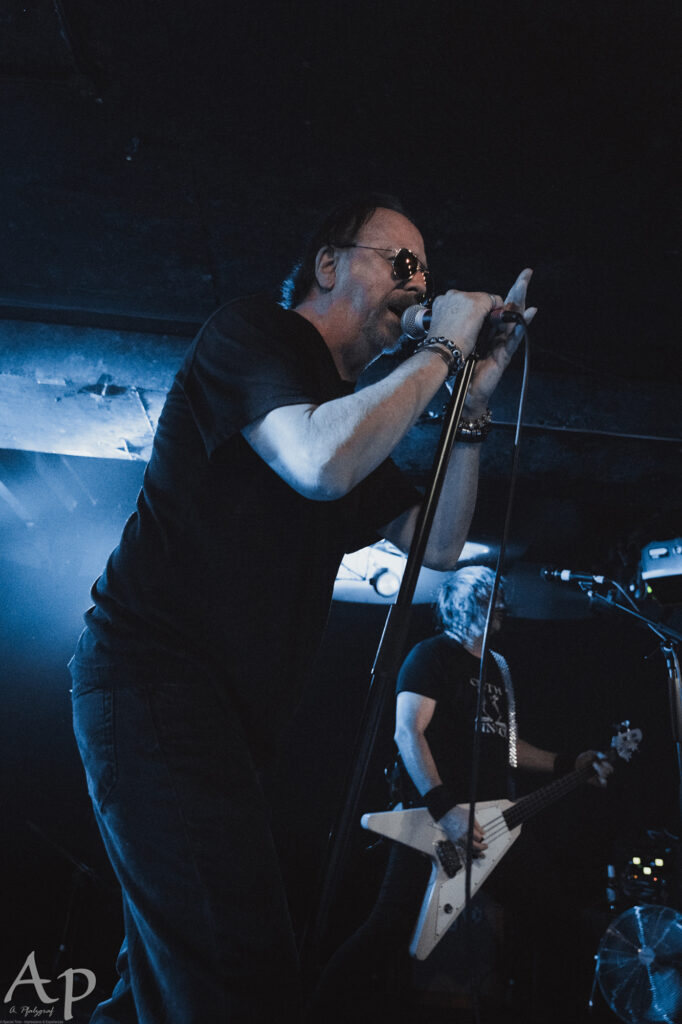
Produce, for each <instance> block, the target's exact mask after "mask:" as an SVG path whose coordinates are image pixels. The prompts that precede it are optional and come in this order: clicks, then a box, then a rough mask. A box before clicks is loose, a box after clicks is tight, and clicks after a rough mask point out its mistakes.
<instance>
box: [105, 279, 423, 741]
mask: <svg viewBox="0 0 682 1024" xmlns="http://www.w3.org/2000/svg"><path fill="white" fill-rule="evenodd" d="M352 390H353V388H352V385H350V384H348V383H347V382H345V381H343V380H342V379H341V378H340V377H339V374H338V372H337V370H336V367H335V365H334V362H333V359H332V357H331V354H330V352H329V349H328V348H327V346H326V345H325V343H324V341H323V339H322V337H321V335H320V334H319V332H318V331H317V330H316V329H315V328H314V327H313V326H312V324H310V323H309V321H307V320H306V319H304V318H303V317H301V316H300V315H299V314H297V313H295V312H293V311H289V310H284V309H282V308H281V307H280V306H279V305H277V304H276V303H275V302H274V301H272V300H270V299H266V298H264V297H258V296H256V297H250V298H247V299H241V300H238V301H236V302H233V303H229V304H228V305H227V306H224V307H222V308H221V309H220V310H218V311H217V312H216V313H215V314H214V315H213V316H212V317H211V318H210V319H209V320H208V322H207V323H206V324H205V325H204V327H203V328H202V330H201V331H200V333H199V335H198V337H197V339H196V340H195V342H194V343H193V345H192V346H191V348H190V349H189V351H188V353H187V356H186V358H185V360H184V362H183V365H182V367H181V369H180V371H179V372H178V374H177V377H176V379H175V381H174V383H173V386H172V388H171V390H170V392H169V395H168V398H167V400H166V403H165V406H164V408H163V411H162V414H161V417H160V419H159V424H158V429H157V431H156V436H155V438H154V447H153V451H152V456H151V459H150V462H149V465H148V467H147V470H146V473H145V477H144V482H143V486H142V490H141V492H140V494H139V496H138V501H137V509H136V511H135V513H134V514H133V515H132V516H131V517H130V519H129V520H128V522H127V524H126V526H125V528H124V531H123V535H122V538H121V542H120V544H119V546H118V547H117V548H116V550H115V551H114V552H113V554H112V555H111V557H110V559H109V561H108V563H107V566H106V569H105V571H104V573H103V574H102V576H101V577H100V578H99V579H98V580H97V582H96V583H95V585H94V587H93V591H92V594H93V599H94V602H95V607H94V608H92V609H90V610H89V611H88V612H87V613H86V623H87V625H88V626H89V627H90V630H91V632H92V633H93V634H94V636H95V638H96V641H97V658H98V659H99V660H100V662H101V661H102V660H103V659H104V661H106V659H107V658H109V657H111V658H120V657H121V656H123V657H125V658H128V659H131V660H135V659H139V658H143V657H145V656H148V655H150V653H151V654H153V653H154V651H158V652H159V653H161V654H165V655H168V654H171V655H179V656H184V657H187V658H190V659H196V660H197V661H198V662H200V663H201V666H202V667H203V668H205V669H207V670H208V671H209V672H210V673H211V675H212V676H214V677H216V678H218V679H219V680H220V682H221V684H222V685H225V686H226V687H227V691H228V692H229V693H230V694H231V695H232V698H233V700H234V701H235V702H236V705H237V707H238V709H239V710H240V712H241V713H242V715H243V718H244V720H245V722H246V724H247V727H250V728H251V729H252V730H254V729H255V730H256V731H257V732H260V733H261V734H262V736H263V737H269V736H272V735H274V734H276V733H277V732H279V731H281V729H282V727H283V725H285V724H286V720H287V718H288V715H289V713H290V712H291V710H292V708H293V706H294V705H295V703H296V700H297V697H298V695H299V693H300V689H301V686H302V685H303V682H304V676H305V674H306V671H307V670H308V669H309V666H310V662H311V659H312V656H313V654H314V652H315V650H316V648H317V645H318V643H319V640H320V636H321V633H322V630H323V628H324V624H325V621H326V617H327V614H328V609H329V604H330V600H331V594H332V588H333V583H334V579H335V576H336V572H337V569H338V565H339V562H340V560H341V558H342V556H343V555H344V553H345V552H347V551H353V550H356V549H358V548H360V547H362V546H364V545H365V544H369V543H372V542H373V541H374V540H376V539H377V537H378V532H377V531H378V530H379V528H380V527H381V526H382V525H385V524H386V523H388V522H390V521H391V520H392V519H394V518H395V517H396V516H398V515H399V514H400V513H402V512H403V511H404V510H405V509H406V508H408V507H410V506H411V505H413V504H414V503H415V501H417V500H419V495H418V493H417V492H416V491H415V490H414V488H413V487H412V486H411V485H410V484H409V483H408V482H407V480H406V479H405V478H404V477H403V476H402V475H401V474H400V473H399V471H398V469H397V468H396V467H395V465H394V464H393V463H392V462H391V461H390V460H387V461H386V462H384V463H383V464H382V465H381V466H379V467H378V469H376V470H375V471H374V472H373V473H372V474H370V476H369V477H367V479H366V480H364V481H362V482H361V483H360V484H359V485H358V486H357V487H355V488H354V489H353V490H352V491H351V492H350V493H349V494H348V495H346V496H345V497H343V498H341V499H339V500H337V501H312V500H309V499H306V498H304V497H302V496H301V495H300V494H298V493H297V492H296V491H294V490H293V489H292V488H291V487H290V486H289V485H288V484H286V483H285V482H284V481H283V480H282V479H281V478H280V477H279V476H278V475H277V474H276V473H275V472H274V471H273V470H272V469H271V468H270V467H269V466H268V465H267V463H266V462H264V461H263V459H261V458H260V457H259V456H258V455H256V453H255V452H254V451H253V449H252V448H251V447H250V446H249V444H248V443H247V442H246V441H245V440H244V438H243V436H242V435H241V433H240V430H241V429H242V428H243V427H244V426H246V425H247V424H248V423H251V422H252V421H253V420H255V419H257V418H258V417H259V416H262V415H264V414H265V413H266V412H269V411H270V410H272V409H275V408H278V407H281V406H285V405H293V404H301V403H311V404H314V405H319V404H321V403H323V402H326V401H329V400H331V399H334V398H337V397H341V396H343V395H346V394H349V393H350V392H351V391H352Z"/></svg>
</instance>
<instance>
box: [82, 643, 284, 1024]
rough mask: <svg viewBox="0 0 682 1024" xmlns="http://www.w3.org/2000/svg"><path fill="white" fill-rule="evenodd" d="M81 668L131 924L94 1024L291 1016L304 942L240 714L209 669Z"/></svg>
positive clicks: (90, 749) (89, 754) (95, 772)
mask: <svg viewBox="0 0 682 1024" xmlns="http://www.w3.org/2000/svg"><path fill="white" fill-rule="evenodd" d="M86 633H87V631H86ZM70 667H71V673H72V676H73V691H72V692H73V720H74V730H75V734H76V739H77V742H78V747H79V750H80V753H81V757H82V760H83V764H84V766H85V772H86V777H87V782H88V789H89V792H90V796H91V798H92V802H93V806H94V810H95V816H96V818H97V823H98V825H99V828H100V832H101V834H102V838H103V840H104V844H105V846H106V850H107V853H108V855H109V859H110V860H111V863H112V866H113V868H114V871H115V873H116V875H117V877H118V880H119V882H120V885H121V889H122V893H123V911H124V922H125V941H124V943H123V946H122V948H121V953H120V955H119V960H118V964H117V967H118V970H119V975H120V980H119V982H118V984H117V985H116V988H115V989H114V993H113V995H112V997H111V998H110V999H109V1000H107V1001H106V1002H105V1003H102V1004H100V1006H98V1007H97V1009H96V1010H95V1012H94V1015H93V1017H92V1024H95V1022H96V1024H114V1022H115V1024H209V1022H211V1024H213V1022H216V1024H242V1022H244V1024H255V1022H259V1024H260V1022H265V1021H267V1022H268V1024H273V1022H277V1021H280V1020H281V1021H285V1020H286V1021H289V1020H291V1018H292V1015H293V1014H295V1012H296V1009H297V1006H298V980H299V979H298V961H297V954H296V948H295V943H294V938H293V932H292V928H291V922H290V918H289V912H288V908H287V902H286V897H285V893H284V887H283V884H282V880H281V875H280V869H279V864H278V859H277V855H276V852H275V847H274V843H273V839H272V835H271V832H270V826H269V812H268V808H267V804H266V801H265V798H264V796H263V792H262V789H261V785H260V781H259V778H258V773H257V771H256V768H255V766H254V764H253V760H252V757H251V754H250V751H249V744H248V740H247V737H246V736H245V735H244V731H243V729H242V727H241V724H240V722H239V719H238V717H237V716H236V715H235V714H234V713H232V712H231V711H230V709H229V707H228V705H227V703H226V701H225V699H224V697H223V696H222V695H221V694H219V693H218V692H217V691H216V690H215V689H214V687H213V685H212V683H211V682H210V681H208V680H207V679H205V678H202V677H201V676H200V675H199V674H198V671H197V666H196V665H191V664H183V663H177V662H176V661H172V660H170V659H167V660H164V661H163V662H161V663H160V662H158V661H156V662H155V663H154V664H153V667H152V661H151V660H150V661H149V663H148V665H147V667H146V668H145V669H144V670H142V669H141V668H140V666H139V665H136V666H132V665H130V664H126V663H125V662H121V663H118V664H113V663H111V662H109V663H103V662H102V661H101V660H96V661H93V659H92V657H88V656H87V655H86V656H83V655H81V656H79V655H77V656H76V658H75V659H74V660H73V661H72V663H71V666H70Z"/></svg>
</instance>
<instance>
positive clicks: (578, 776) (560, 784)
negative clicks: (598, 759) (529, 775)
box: [503, 751, 613, 830]
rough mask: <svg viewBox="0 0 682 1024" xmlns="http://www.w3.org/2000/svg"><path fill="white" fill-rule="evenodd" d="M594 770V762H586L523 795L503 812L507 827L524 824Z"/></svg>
mask: <svg viewBox="0 0 682 1024" xmlns="http://www.w3.org/2000/svg"><path fill="white" fill-rule="evenodd" d="M612 753H613V752H612V751H610V752H609V754H608V755H607V757H608V759H609V760H611V754H612ZM593 772H594V769H593V768H592V764H591V763H588V764H585V765H583V766H582V768H576V769H575V770H574V771H572V772H569V773H568V775H562V776H561V778H560V779H555V780H554V782H550V783H548V784H547V785H546V786H542V788H541V789H536V790H535V792H534V793H529V794H528V796H524V797H521V799H520V800H517V801H516V803H515V804H513V806H512V807H508V808H507V810H506V811H504V812H503V817H504V820H505V822H506V823H507V827H508V828H509V829H510V830H511V829H513V828H516V827H517V825H523V823H524V822H525V821H528V819H529V818H532V816H533V815H534V814H537V813H538V811H542V810H544V808H545V807H549V805H550V804H553V803H554V801H555V800H559V799H560V798H561V797H562V796H565V795H566V794H567V793H570V792H571V791H572V790H574V789H577V788H578V786H580V785H582V783H583V782H586V781H587V779H589V778H590V776H591V775H592V774H593Z"/></svg>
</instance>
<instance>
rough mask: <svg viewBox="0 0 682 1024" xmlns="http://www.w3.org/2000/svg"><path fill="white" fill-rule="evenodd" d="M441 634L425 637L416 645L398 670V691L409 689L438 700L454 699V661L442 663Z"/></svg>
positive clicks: (411, 691)
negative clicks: (427, 638)
mask: <svg viewBox="0 0 682 1024" xmlns="http://www.w3.org/2000/svg"><path fill="white" fill-rule="evenodd" d="M441 639H442V638H441V637H432V638H430V639H429V640H422V642H421V643H419V644H417V646H416V647H413V648H412V650H411V651H410V653H409V654H408V656H407V657H406V658H405V661H404V662H403V665H402V668H401V669H400V672H399V673H398V682H397V684H396V693H402V692H404V691H408V692H409V693H418V694H421V696H423V697H430V698H431V699H432V700H435V701H439V700H444V699H446V697H447V699H449V700H451V699H452V677H453V669H454V671H455V674H456V666H455V665H449V664H448V665H446V664H444V663H443V659H442V652H441V651H440V649H439V645H440V641H441Z"/></svg>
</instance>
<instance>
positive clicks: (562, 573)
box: [540, 569, 606, 583]
mask: <svg viewBox="0 0 682 1024" xmlns="http://www.w3.org/2000/svg"><path fill="white" fill-rule="evenodd" d="M540 575H541V576H542V578H543V580H547V581H549V580H559V581H560V582H561V583H605V582H606V576H593V575H592V574H591V573H589V572H573V571H572V569H540Z"/></svg>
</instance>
